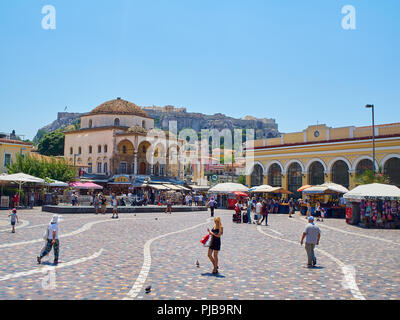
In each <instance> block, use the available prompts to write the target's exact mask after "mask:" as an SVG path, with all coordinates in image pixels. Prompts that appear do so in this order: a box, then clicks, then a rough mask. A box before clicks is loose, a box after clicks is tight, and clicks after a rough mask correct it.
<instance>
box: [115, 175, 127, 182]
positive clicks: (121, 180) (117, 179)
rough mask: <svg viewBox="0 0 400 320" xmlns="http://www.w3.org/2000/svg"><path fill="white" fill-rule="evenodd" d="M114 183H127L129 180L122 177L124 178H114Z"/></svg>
mask: <svg viewBox="0 0 400 320" xmlns="http://www.w3.org/2000/svg"><path fill="white" fill-rule="evenodd" d="M114 182H129V178H128V177H124V176H121V177H116V178H115V179H114Z"/></svg>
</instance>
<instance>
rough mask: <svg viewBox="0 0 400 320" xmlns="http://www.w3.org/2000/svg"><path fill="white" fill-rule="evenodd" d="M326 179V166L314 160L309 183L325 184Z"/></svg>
mask: <svg viewBox="0 0 400 320" xmlns="http://www.w3.org/2000/svg"><path fill="white" fill-rule="evenodd" d="M324 181H325V173H324V166H323V165H322V164H321V163H320V162H318V161H315V162H313V163H312V164H311V166H310V169H309V184H311V185H317V184H323V183H324Z"/></svg>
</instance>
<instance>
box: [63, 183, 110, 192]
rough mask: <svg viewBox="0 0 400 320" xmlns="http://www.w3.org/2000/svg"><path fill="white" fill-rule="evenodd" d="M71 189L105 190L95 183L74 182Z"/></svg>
mask: <svg viewBox="0 0 400 320" xmlns="http://www.w3.org/2000/svg"><path fill="white" fill-rule="evenodd" d="M69 186H70V187H72V188H75V189H85V190H101V189H103V187H102V186H99V185H98V184H95V183H93V182H85V183H82V182H72V183H70V184H69Z"/></svg>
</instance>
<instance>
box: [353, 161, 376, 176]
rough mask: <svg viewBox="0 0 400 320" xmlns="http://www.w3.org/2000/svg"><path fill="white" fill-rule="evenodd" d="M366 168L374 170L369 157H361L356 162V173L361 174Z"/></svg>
mask: <svg viewBox="0 0 400 320" xmlns="http://www.w3.org/2000/svg"><path fill="white" fill-rule="evenodd" d="M367 170H371V171H373V170H374V166H373V164H372V161H371V160H369V159H363V160H361V161H360V162H359V163H357V167H356V175H357V176H358V175H361V174H363V173H364V172H365V171H367Z"/></svg>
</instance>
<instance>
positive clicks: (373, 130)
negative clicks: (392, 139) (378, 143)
mask: <svg viewBox="0 0 400 320" xmlns="http://www.w3.org/2000/svg"><path fill="white" fill-rule="evenodd" d="M365 107H366V108H371V110H372V159H373V160H372V162H373V163H372V168H373V171H374V174H375V118H374V105H373V104H367V105H366V106H365Z"/></svg>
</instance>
